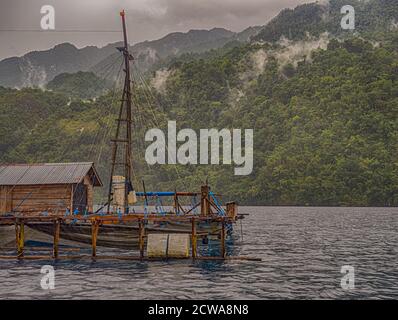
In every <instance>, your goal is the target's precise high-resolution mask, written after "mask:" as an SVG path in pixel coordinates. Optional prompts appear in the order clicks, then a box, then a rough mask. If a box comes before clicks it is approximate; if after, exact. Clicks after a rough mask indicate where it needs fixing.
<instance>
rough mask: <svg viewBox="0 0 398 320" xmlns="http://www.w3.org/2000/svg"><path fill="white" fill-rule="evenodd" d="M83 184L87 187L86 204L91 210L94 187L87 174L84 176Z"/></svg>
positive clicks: (91, 210)
mask: <svg viewBox="0 0 398 320" xmlns="http://www.w3.org/2000/svg"><path fill="white" fill-rule="evenodd" d="M84 184H85V186H86V187H87V206H88V211H89V212H93V206H94V200H93V199H94V187H93V185H92V184H91V181H90V178H89V176H88V175H87V176H85V177H84Z"/></svg>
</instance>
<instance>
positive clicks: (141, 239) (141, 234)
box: [138, 219, 145, 259]
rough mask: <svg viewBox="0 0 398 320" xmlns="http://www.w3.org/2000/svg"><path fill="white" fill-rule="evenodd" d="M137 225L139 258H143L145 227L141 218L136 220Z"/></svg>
mask: <svg viewBox="0 0 398 320" xmlns="http://www.w3.org/2000/svg"><path fill="white" fill-rule="evenodd" d="M138 226H139V247H140V258H141V259H143V258H144V236H145V229H144V224H143V222H142V220H141V219H139V220H138Z"/></svg>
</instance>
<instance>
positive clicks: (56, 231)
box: [53, 218, 61, 259]
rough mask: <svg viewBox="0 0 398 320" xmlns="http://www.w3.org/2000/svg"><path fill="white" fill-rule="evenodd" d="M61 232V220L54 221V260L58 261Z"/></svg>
mask: <svg viewBox="0 0 398 320" xmlns="http://www.w3.org/2000/svg"><path fill="white" fill-rule="evenodd" d="M60 230H61V221H60V219H58V218H57V219H55V220H54V242H53V258H54V259H58V256H59V250H58V245H59V235H60Z"/></svg>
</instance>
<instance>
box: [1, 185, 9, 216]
mask: <svg viewBox="0 0 398 320" xmlns="http://www.w3.org/2000/svg"><path fill="white" fill-rule="evenodd" d="M11 195H12V189H11V187H9V186H0V215H2V214H6V213H8V212H10V211H11V202H12V201H11V199H12V196H11Z"/></svg>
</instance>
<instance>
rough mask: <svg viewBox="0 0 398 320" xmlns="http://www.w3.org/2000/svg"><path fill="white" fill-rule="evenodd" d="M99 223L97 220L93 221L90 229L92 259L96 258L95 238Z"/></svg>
mask: <svg viewBox="0 0 398 320" xmlns="http://www.w3.org/2000/svg"><path fill="white" fill-rule="evenodd" d="M98 228H99V223H98V221H97V220H93V222H92V227H91V247H92V257H93V258H95V257H96V256H97V236H98Z"/></svg>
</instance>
